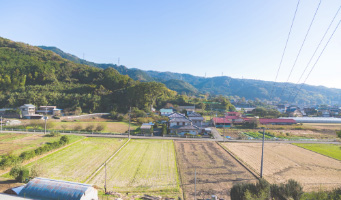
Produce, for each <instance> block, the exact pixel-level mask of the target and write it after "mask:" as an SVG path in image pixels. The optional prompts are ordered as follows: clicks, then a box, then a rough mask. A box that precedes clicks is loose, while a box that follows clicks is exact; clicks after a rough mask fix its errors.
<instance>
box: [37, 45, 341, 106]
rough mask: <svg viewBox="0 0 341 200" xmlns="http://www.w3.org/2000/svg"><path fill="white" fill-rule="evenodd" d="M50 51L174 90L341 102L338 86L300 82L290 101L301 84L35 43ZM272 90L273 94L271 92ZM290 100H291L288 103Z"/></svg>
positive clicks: (248, 96)
mask: <svg viewBox="0 0 341 200" xmlns="http://www.w3.org/2000/svg"><path fill="white" fill-rule="evenodd" d="M39 47H40V48H42V49H45V50H51V51H53V52H55V53H57V54H58V55H60V56H61V57H63V58H65V59H68V60H70V61H73V62H75V63H80V64H85V65H90V66H94V67H99V68H104V69H105V68H108V67H112V68H114V69H116V70H117V71H118V72H119V73H121V74H123V75H128V76H129V77H131V78H132V79H134V80H139V81H142V82H150V81H157V82H162V83H164V84H165V85H166V86H167V87H168V88H169V89H172V90H175V91H177V92H178V93H185V94H189V95H192V94H198V93H203V94H205V93H210V94H212V95H225V96H238V97H245V98H246V99H250V100H254V99H256V98H258V99H261V100H272V99H273V98H272V97H274V98H275V99H277V100H281V101H282V102H285V101H289V103H298V104H341V89H335V88H327V87H324V86H311V85H303V87H302V89H301V90H300V92H299V93H298V95H297V97H296V99H295V100H294V101H292V99H293V96H295V95H294V94H296V93H297V91H298V89H297V88H299V87H301V85H297V84H293V83H274V82H271V81H261V80H253V79H237V78H231V77H228V76H218V77H212V78H205V77H199V76H193V75H190V74H181V73H173V72H158V71H145V70H140V69H136V68H127V67H125V66H122V65H120V66H117V65H116V64H99V63H94V62H89V61H86V60H83V59H80V58H78V57H77V56H74V55H72V54H69V53H65V52H63V51H62V50H60V49H58V48H56V47H46V46H39ZM272 91H273V94H271V92H272ZM291 101H292V102H291Z"/></svg>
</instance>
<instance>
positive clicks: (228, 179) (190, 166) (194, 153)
mask: <svg viewBox="0 0 341 200" xmlns="http://www.w3.org/2000/svg"><path fill="white" fill-rule="evenodd" d="M175 148H176V151H177V155H178V162H179V163H178V165H179V167H180V173H181V179H182V188H183V190H184V193H185V199H194V194H195V192H194V190H195V184H194V183H195V178H194V176H195V170H196V176H197V178H196V191H197V193H196V196H197V198H198V199H210V198H211V195H217V196H218V198H223V199H230V189H231V188H232V186H233V185H234V184H236V183H243V182H253V181H256V178H255V177H254V176H253V175H252V174H251V173H250V172H249V171H247V170H246V169H245V168H244V167H243V166H241V165H240V164H239V163H238V162H237V161H236V160H235V159H234V158H233V157H231V156H230V155H229V154H228V153H227V152H225V150H224V149H222V148H221V147H220V146H219V145H218V144H217V143H215V142H204V141H203V142H194V141H175Z"/></svg>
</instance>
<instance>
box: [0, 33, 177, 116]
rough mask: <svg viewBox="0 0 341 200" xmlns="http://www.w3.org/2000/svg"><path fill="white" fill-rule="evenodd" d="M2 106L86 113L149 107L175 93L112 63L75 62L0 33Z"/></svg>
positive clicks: (0, 99)
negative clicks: (107, 65) (26, 105)
mask: <svg viewBox="0 0 341 200" xmlns="http://www.w3.org/2000/svg"><path fill="white" fill-rule="evenodd" d="M0 89H1V90H0V107H18V106H21V105H22V104H24V103H31V104H34V105H36V106H40V105H46V104H49V105H56V106H58V107H60V108H63V109H66V110H75V109H76V108H77V107H79V108H81V109H82V111H83V112H90V113H91V112H108V111H110V110H117V111H120V112H126V111H127V110H128V108H129V107H130V106H132V107H137V108H139V109H144V110H149V109H150V108H151V107H152V106H155V104H158V103H161V101H162V100H165V99H167V98H170V97H173V96H175V94H176V93H175V92H173V91H171V90H169V89H168V88H166V86H165V85H163V84H162V83H157V82H148V83H140V82H137V81H134V80H133V79H131V78H129V76H126V75H121V74H120V73H119V72H118V71H117V70H115V69H113V68H106V69H104V70H103V69H100V68H96V67H90V66H86V65H83V64H76V63H73V62H71V61H68V60H66V59H63V58H61V57H60V56H59V55H57V54H55V53H53V52H52V51H47V50H43V49H41V48H38V47H33V46H30V45H26V44H23V43H17V42H13V41H10V40H7V39H4V38H0Z"/></svg>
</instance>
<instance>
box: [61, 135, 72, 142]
mask: <svg viewBox="0 0 341 200" xmlns="http://www.w3.org/2000/svg"><path fill="white" fill-rule="evenodd" d="M69 142H70V139H69V137H68V136H66V135H63V136H62V137H61V138H60V140H59V143H60V144H68V143H69Z"/></svg>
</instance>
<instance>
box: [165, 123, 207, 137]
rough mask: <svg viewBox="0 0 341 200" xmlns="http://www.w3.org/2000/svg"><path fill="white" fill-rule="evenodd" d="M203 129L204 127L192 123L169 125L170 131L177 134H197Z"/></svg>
mask: <svg viewBox="0 0 341 200" xmlns="http://www.w3.org/2000/svg"><path fill="white" fill-rule="evenodd" d="M203 130H204V129H202V128H199V127H197V126H195V125H192V124H189V125H185V126H172V127H170V133H173V134H177V135H185V134H191V135H199V134H200V133H203V132H204V131H203Z"/></svg>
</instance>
